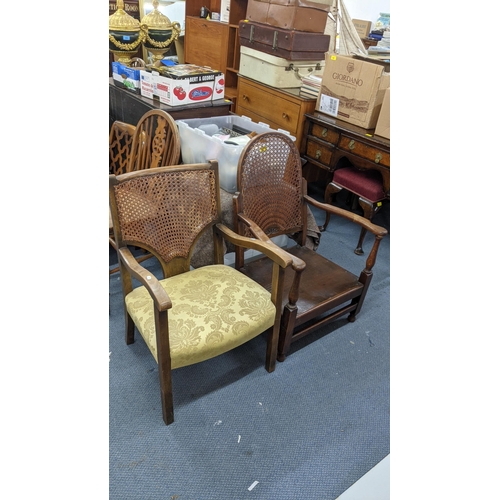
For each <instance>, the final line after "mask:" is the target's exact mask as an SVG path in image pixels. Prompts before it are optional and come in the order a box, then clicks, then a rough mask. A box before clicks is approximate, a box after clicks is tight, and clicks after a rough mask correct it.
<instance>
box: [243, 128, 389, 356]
mask: <svg viewBox="0 0 500 500" xmlns="http://www.w3.org/2000/svg"><path fill="white" fill-rule="evenodd" d="M233 201H234V217H235V220H234V227H235V229H236V231H237V232H238V233H239V234H242V235H250V236H253V237H255V238H258V239H260V240H262V241H269V237H272V236H278V235H280V234H287V235H297V234H300V235H301V236H300V238H298V239H297V243H298V244H297V245H296V246H293V247H291V248H287V251H288V252H289V253H290V254H291V256H292V258H293V264H292V266H290V267H288V268H287V269H286V273H285V291H288V297H286V296H285V297H284V298H283V309H282V311H283V314H282V319H281V331H280V340H279V345H278V359H279V360H280V361H283V360H284V359H285V357H286V354H287V352H288V350H289V348H290V345H291V343H292V342H294V341H296V340H298V339H300V338H302V337H304V336H305V335H307V334H308V333H310V332H311V331H313V330H315V329H316V328H318V327H320V326H322V325H324V324H326V323H328V322H331V321H333V320H335V319H337V318H339V317H342V316H344V315H348V318H347V319H348V320H349V321H350V322H353V321H355V319H356V315H357V314H358V313H359V312H360V311H361V307H362V305H363V301H364V300H365V297H366V294H367V291H368V287H369V285H370V282H371V279H372V268H373V266H374V265H375V260H376V256H377V252H378V248H379V245H380V242H381V240H382V238H383V237H384V236H385V235H386V234H387V230H386V229H384V228H383V227H379V226H377V225H375V224H372V223H371V222H370V221H369V220H367V219H366V218H364V217H362V216H360V215H356V214H353V213H351V212H349V211H347V210H343V209H341V208H338V207H335V206H332V205H329V204H325V203H321V202H318V201H316V200H315V199H314V198H311V197H310V196H308V195H307V184H306V181H305V179H303V178H302V163H301V159H300V155H299V152H298V150H297V147H296V146H295V144H294V142H292V141H291V140H290V139H289V138H288V137H286V136H285V135H284V134H280V133H279V132H268V133H264V134H260V135H258V136H256V137H255V138H254V139H252V140H251V141H250V142H249V143H248V144H247V146H246V147H245V148H244V150H243V151H242V154H241V156H240V159H239V164H238V174H237V192H236V193H235V195H234V198H233ZM308 204H309V205H311V206H313V207H315V208H316V209H321V210H324V211H325V212H326V213H328V214H329V215H335V216H339V217H343V218H344V219H347V220H349V221H352V222H353V223H355V224H358V225H359V226H360V227H361V228H364V229H366V230H367V231H369V232H370V233H372V234H373V235H374V237H375V239H374V242H373V246H372V249H371V252H370V254H369V256H368V258H367V259H366V263H365V266H364V268H362V269H361V272H360V273H358V274H353V273H352V272H350V271H348V270H346V269H344V268H342V267H341V266H339V265H337V264H336V263H334V262H331V261H330V260H328V259H327V258H325V257H323V256H322V255H320V254H318V253H317V252H316V251H314V250H312V249H309V248H307V247H306V246H305V242H306V235H307V206H308ZM235 257H236V258H235V262H236V263H235V267H236V268H237V269H240V270H242V271H243V272H245V273H246V274H247V275H248V276H249V277H251V278H252V279H254V280H255V281H257V282H259V283H261V284H262V285H263V286H264V287H268V286H269V276H270V272H271V270H270V268H269V265H268V263H267V262H266V261H265V260H264V259H256V260H253V261H251V262H244V260H243V252H242V251H241V250H237V252H236V256H235Z"/></svg>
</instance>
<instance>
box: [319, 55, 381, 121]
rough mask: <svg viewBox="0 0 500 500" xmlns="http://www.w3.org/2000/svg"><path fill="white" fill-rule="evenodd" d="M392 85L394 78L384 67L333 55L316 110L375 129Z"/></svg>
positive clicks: (328, 56) (327, 68)
mask: <svg viewBox="0 0 500 500" xmlns="http://www.w3.org/2000/svg"><path fill="white" fill-rule="evenodd" d="M389 84H390V75H389V73H385V72H384V68H383V66H381V65H380V64H374V63H371V62H368V61H363V60H360V59H356V58H354V57H349V56H339V55H337V54H329V55H327V56H326V61H325V69H324V71H323V79H322V82H321V89H320V94H319V96H318V100H317V101H316V110H317V111H320V112H322V113H325V114H328V115H331V116H334V117H337V118H339V119H340V120H344V121H346V122H349V123H352V124H353V125H358V126H359V127H363V128H365V129H373V128H375V125H376V124H377V120H378V116H379V113H380V108H381V106H382V101H383V99H384V94H385V90H386V89H387V87H389Z"/></svg>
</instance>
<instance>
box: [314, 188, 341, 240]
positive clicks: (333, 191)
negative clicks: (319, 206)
mask: <svg viewBox="0 0 500 500" xmlns="http://www.w3.org/2000/svg"><path fill="white" fill-rule="evenodd" d="M340 191H342V188H341V187H340V186H338V185H337V184H334V183H333V182H330V183H329V184H328V186H326V189H325V203H328V204H330V205H333V202H334V201H335V197H336V195H337V193H339V192H340ZM329 222H330V214H329V213H327V214H326V218H325V223H324V224H323V225H322V226H319V230H320V231H321V232H323V231H326V228H327V226H328V223H329Z"/></svg>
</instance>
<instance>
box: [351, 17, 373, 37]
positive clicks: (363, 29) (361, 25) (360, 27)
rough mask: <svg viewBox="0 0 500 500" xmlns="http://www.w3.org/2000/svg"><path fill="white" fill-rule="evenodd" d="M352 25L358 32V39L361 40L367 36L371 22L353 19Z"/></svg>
mask: <svg viewBox="0 0 500 500" xmlns="http://www.w3.org/2000/svg"><path fill="white" fill-rule="evenodd" d="M352 23H353V24H354V27H355V28H356V31H357V32H358V35H359V38H361V40H363V38H366V37H367V36H368V34H369V33H370V30H371V28H372V22H371V21H363V19H353V20H352Z"/></svg>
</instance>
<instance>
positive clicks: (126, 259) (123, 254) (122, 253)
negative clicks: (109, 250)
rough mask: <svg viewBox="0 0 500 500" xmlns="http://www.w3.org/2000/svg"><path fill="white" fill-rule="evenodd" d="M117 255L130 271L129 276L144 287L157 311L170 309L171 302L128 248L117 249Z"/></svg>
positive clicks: (153, 277)
mask: <svg viewBox="0 0 500 500" xmlns="http://www.w3.org/2000/svg"><path fill="white" fill-rule="evenodd" d="M118 254H119V258H120V259H121V261H122V262H123V264H124V265H125V267H126V268H127V269H128V270H129V271H130V274H132V276H133V277H134V278H136V279H137V280H138V281H139V282H140V283H141V284H142V285H144V286H145V288H146V289H147V291H148V292H149V295H151V298H152V299H153V301H154V303H155V306H156V308H157V309H158V310H159V311H166V310H167V309H170V308H171V307H172V301H171V300H170V297H169V296H168V294H167V292H166V291H165V289H164V288H163V287H162V286H161V284H160V282H159V281H158V279H157V278H156V277H155V276H154V275H153V274H152V273H151V271H148V270H147V269H146V268H144V267H142V266H141V265H140V264H139V263H138V262H137V260H136V258H135V257H134V256H133V255H132V253H131V252H130V250H129V249H128V248H119V249H118Z"/></svg>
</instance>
